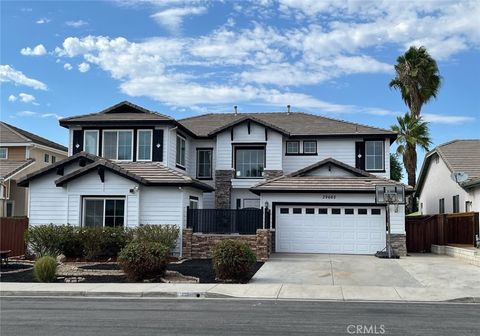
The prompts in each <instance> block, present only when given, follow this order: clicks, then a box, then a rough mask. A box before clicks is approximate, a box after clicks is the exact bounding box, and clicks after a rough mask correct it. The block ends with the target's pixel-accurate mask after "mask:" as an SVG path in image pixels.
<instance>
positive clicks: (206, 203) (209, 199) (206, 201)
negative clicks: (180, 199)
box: [203, 191, 215, 209]
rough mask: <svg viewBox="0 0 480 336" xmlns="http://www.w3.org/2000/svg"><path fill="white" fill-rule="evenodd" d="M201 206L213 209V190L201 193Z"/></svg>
mask: <svg viewBox="0 0 480 336" xmlns="http://www.w3.org/2000/svg"><path fill="white" fill-rule="evenodd" d="M203 208H204V209H215V191H212V192H208V193H207V192H206V193H203Z"/></svg>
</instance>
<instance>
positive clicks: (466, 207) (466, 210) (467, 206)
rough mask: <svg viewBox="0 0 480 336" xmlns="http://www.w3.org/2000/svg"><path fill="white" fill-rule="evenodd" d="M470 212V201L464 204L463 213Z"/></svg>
mask: <svg viewBox="0 0 480 336" xmlns="http://www.w3.org/2000/svg"><path fill="white" fill-rule="evenodd" d="M470 211H472V201H466V202H465V212H470Z"/></svg>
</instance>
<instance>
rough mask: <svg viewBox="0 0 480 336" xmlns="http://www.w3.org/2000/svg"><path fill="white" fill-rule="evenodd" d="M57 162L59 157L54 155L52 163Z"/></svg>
mask: <svg viewBox="0 0 480 336" xmlns="http://www.w3.org/2000/svg"><path fill="white" fill-rule="evenodd" d="M55 162H57V157H56V156H53V155H52V163H55Z"/></svg>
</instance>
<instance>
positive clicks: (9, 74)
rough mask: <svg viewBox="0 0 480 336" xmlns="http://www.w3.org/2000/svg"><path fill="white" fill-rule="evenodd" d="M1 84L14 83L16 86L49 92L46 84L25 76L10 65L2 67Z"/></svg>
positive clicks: (0, 68)
mask: <svg viewBox="0 0 480 336" xmlns="http://www.w3.org/2000/svg"><path fill="white" fill-rule="evenodd" d="M0 82H13V83H14V84H15V85H25V86H28V87H31V88H33V89H35V90H47V85H46V84H45V83H42V82H41V81H39V80H36V79H33V78H29V77H27V76H25V75H24V74H23V72H21V71H18V70H15V69H14V68H13V67H11V66H10V65H8V64H2V65H0Z"/></svg>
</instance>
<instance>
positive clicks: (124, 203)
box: [80, 196, 127, 227]
mask: <svg viewBox="0 0 480 336" xmlns="http://www.w3.org/2000/svg"><path fill="white" fill-rule="evenodd" d="M87 200H102V201H103V215H102V217H103V223H102V227H105V207H106V203H107V202H106V201H109V200H115V201H123V227H126V220H127V216H126V215H127V197H104V196H98V197H97V196H87V197H82V202H81V203H82V218H81V221H80V227H86V226H84V222H85V201H87Z"/></svg>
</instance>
